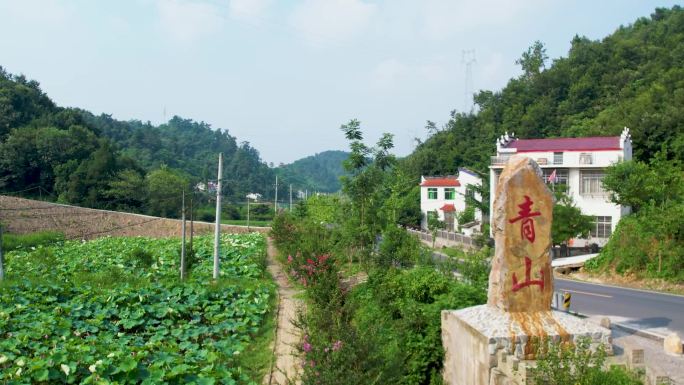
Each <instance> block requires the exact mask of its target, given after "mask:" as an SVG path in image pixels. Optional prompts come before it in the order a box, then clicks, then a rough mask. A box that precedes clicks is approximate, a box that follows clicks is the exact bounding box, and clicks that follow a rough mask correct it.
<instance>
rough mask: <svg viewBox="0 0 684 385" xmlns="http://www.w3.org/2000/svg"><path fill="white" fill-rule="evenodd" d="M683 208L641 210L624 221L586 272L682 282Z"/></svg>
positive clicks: (683, 259)
mask: <svg viewBox="0 0 684 385" xmlns="http://www.w3.org/2000/svg"><path fill="white" fill-rule="evenodd" d="M682 216H684V205H675V206H672V207H669V208H668V210H660V209H643V210H642V211H641V212H639V213H638V214H633V215H630V216H628V217H625V218H623V219H622V220H621V221H620V223H619V224H618V226H617V228H616V229H615V232H614V233H613V235H612V236H611V238H610V240H609V241H608V243H607V244H606V246H605V247H604V248H603V250H601V254H600V255H599V257H597V258H594V259H592V260H591V261H588V262H587V264H586V265H585V267H586V268H587V269H588V270H594V271H601V270H606V269H611V268H613V269H615V270H616V271H617V272H618V273H636V274H639V275H641V276H645V277H650V278H662V279H667V280H670V281H675V282H684V258H682V257H681V256H682V255H684V221H681V217H682Z"/></svg>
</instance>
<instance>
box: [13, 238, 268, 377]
mask: <svg viewBox="0 0 684 385" xmlns="http://www.w3.org/2000/svg"><path fill="white" fill-rule="evenodd" d="M212 247H213V245H212V239H211V238H210V237H206V236H205V237H196V238H195V241H194V250H195V255H194V257H193V256H190V258H189V259H190V263H191V267H192V268H191V270H190V274H189V278H188V279H187V280H186V281H185V282H181V281H180V279H179V249H180V242H179V240H178V239H151V238H139V237H135V238H133V237H129V238H100V239H97V240H93V241H89V242H79V241H68V242H64V243H62V244H58V245H55V246H49V247H39V248H37V249H31V250H17V251H13V252H11V253H9V254H8V255H7V261H6V278H7V280H6V281H5V282H4V283H2V284H0V383H7V384H35V383H84V384H140V383H142V384H160V383H169V384H193V383H194V384H249V383H253V382H258V381H259V379H258V378H256V377H257V375H256V374H255V373H248V370H246V369H245V368H244V367H243V366H241V359H242V356H241V353H243V354H244V352H245V349H246V348H247V347H248V345H249V344H250V342H251V340H252V338H253V337H254V336H255V334H257V333H258V332H259V330H260V328H262V327H263V325H264V322H265V320H266V317H269V312H270V310H271V307H272V303H273V301H272V299H273V297H274V286H273V284H272V283H271V280H270V279H269V278H268V277H267V276H266V275H265V274H266V273H265V240H264V237H263V236H262V235H259V234H244V235H223V237H222V246H221V279H220V280H218V281H217V282H212V279H211V277H212V250H213V249H212Z"/></svg>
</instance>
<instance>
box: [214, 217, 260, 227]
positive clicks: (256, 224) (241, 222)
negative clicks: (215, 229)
mask: <svg viewBox="0 0 684 385" xmlns="http://www.w3.org/2000/svg"><path fill="white" fill-rule="evenodd" d="M221 223H222V224H224V225H237V226H247V220H246V219H222V220H221ZM249 225H250V226H254V227H269V226H271V221H257V220H250V221H249Z"/></svg>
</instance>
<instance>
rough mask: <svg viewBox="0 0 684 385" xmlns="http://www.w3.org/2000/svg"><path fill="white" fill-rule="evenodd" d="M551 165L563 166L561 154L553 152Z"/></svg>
mask: <svg viewBox="0 0 684 385" xmlns="http://www.w3.org/2000/svg"><path fill="white" fill-rule="evenodd" d="M553 164H563V153H562V152H554V153H553Z"/></svg>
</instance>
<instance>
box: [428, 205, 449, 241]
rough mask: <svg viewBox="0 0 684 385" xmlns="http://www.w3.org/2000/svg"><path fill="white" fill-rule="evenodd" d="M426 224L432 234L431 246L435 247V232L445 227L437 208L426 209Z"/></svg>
mask: <svg viewBox="0 0 684 385" xmlns="http://www.w3.org/2000/svg"><path fill="white" fill-rule="evenodd" d="M427 226H428V230H430V234H431V235H432V248H433V249H434V248H435V241H436V240H437V232H438V231H439V230H441V229H443V228H444V227H445V223H444V221H442V220H440V219H439V213H437V210H434V211H428V213H427Z"/></svg>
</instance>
